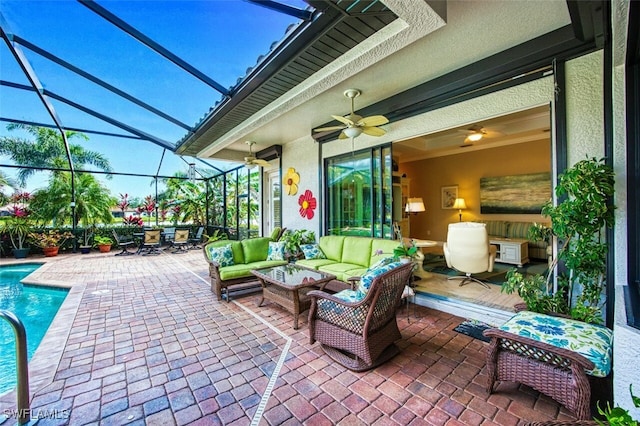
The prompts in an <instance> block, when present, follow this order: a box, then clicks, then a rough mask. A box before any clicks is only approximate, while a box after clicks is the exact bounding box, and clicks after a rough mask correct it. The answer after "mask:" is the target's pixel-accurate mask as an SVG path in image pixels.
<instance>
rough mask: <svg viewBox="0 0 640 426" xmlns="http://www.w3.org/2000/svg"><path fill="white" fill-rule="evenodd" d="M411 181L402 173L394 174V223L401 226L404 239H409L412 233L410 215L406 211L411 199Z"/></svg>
mask: <svg viewBox="0 0 640 426" xmlns="http://www.w3.org/2000/svg"><path fill="white" fill-rule="evenodd" d="M410 181H411V179H409V178H406V177H402V175H401V174H400V173H394V174H393V194H392V195H393V221H394V222H397V223H398V226H400V232H401V233H402V236H403V237H409V232H410V226H409V225H410V223H409V215H408V214H407V213H406V212H405V211H404V207H405V206H406V205H407V200H408V199H409V189H410V188H409V184H410Z"/></svg>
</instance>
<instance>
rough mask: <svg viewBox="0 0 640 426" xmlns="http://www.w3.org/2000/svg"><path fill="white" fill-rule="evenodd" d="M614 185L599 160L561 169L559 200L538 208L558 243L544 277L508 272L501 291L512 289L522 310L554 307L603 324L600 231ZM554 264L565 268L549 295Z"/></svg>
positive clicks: (609, 218)
mask: <svg viewBox="0 0 640 426" xmlns="http://www.w3.org/2000/svg"><path fill="white" fill-rule="evenodd" d="M614 183H615V182H614V173H613V170H612V169H611V167H609V166H607V165H606V164H604V160H603V159H600V160H596V159H595V158H591V159H585V160H582V161H579V162H577V163H576V164H575V165H574V166H573V167H571V168H569V169H567V170H566V171H565V172H564V173H562V174H561V175H560V176H559V180H558V185H557V186H556V190H555V192H556V195H557V197H558V199H559V200H561V202H560V203H559V204H558V205H557V206H554V205H553V204H552V203H551V202H549V203H547V204H546V205H545V206H544V207H543V208H542V215H543V216H546V217H549V218H550V219H551V233H552V234H553V235H554V236H555V237H556V238H557V239H558V242H559V243H560V244H561V246H560V249H559V251H558V255H557V257H556V258H555V259H554V260H553V262H552V264H551V265H550V267H549V271H548V274H547V277H546V280H544V281H543V280H541V279H540V278H539V277H537V276H535V275H534V276H529V277H525V276H523V275H522V274H519V273H516V272H511V273H510V274H509V276H508V277H507V282H506V283H505V284H504V285H503V291H505V292H507V293H510V292H513V291H517V292H518V294H520V296H521V297H522V298H523V300H525V302H526V303H527V308H528V309H530V310H534V311H536V312H544V309H547V308H548V307H549V306H553V307H554V308H555V309H557V311H560V312H561V313H568V314H570V315H571V317H572V318H575V319H578V320H582V321H586V322H591V323H600V322H602V306H603V304H604V301H603V290H604V287H605V274H606V268H607V263H606V256H607V243H606V240H605V234H604V230H605V229H606V228H610V227H612V226H613V224H614V210H615V206H613V205H612V204H611V199H612V197H613V194H614ZM558 264H560V265H561V266H563V267H564V269H566V272H564V273H562V274H561V275H560V276H559V277H558V289H559V292H558V293H556V294H554V293H553V292H552V291H551V285H550V280H551V278H552V274H553V271H554V269H555V267H556V266H557V265H558ZM537 298H539V299H542V301H539V300H536V299H537ZM563 311H564V312H563Z"/></svg>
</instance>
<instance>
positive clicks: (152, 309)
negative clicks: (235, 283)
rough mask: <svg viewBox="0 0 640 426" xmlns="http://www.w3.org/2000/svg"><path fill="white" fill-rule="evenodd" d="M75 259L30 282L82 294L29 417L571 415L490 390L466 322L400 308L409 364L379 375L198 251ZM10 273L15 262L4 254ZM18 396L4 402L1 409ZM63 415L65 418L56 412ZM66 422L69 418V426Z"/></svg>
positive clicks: (475, 419)
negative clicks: (322, 342) (212, 267)
mask: <svg viewBox="0 0 640 426" xmlns="http://www.w3.org/2000/svg"><path fill="white" fill-rule="evenodd" d="M114 253H115V252H111V253H108V254H99V253H93V254H88V255H80V254H67V255H60V256H58V257H55V258H50V259H45V258H42V257H38V256H31V257H30V258H29V259H27V260H28V261H45V260H46V263H45V264H44V265H43V266H42V267H41V268H39V269H38V270H37V271H36V272H34V273H33V274H31V275H30V276H29V277H27V280H26V281H27V282H30V283H47V284H53V285H64V286H71V287H72V289H71V291H70V294H69V296H68V297H67V300H66V301H65V303H64V304H63V306H62V308H61V311H60V312H59V314H58V316H57V317H56V320H55V321H54V323H53V324H52V327H51V328H50V330H49V332H48V334H47V336H46V337H45V340H44V341H43V343H42V344H41V345H40V348H39V349H38V351H37V352H36V354H35V356H34V358H33V360H32V361H31V362H30V381H31V408H32V409H33V412H34V413H41V414H43V413H44V414H45V415H47V414H49V415H51V413H58V414H59V415H57V417H59V418H57V419H55V418H49V419H47V418H41V419H40V421H39V422H38V424H39V425H49V424H71V425H84V424H104V425H124V424H150V425H173V424H178V425H185V424H193V425H217V424H223V425H296V424H309V425H334V424H338V425H423V424H424V425H492V424H498V425H516V424H518V423H521V422H524V421H532V420H540V421H541V420H549V419H563V420H571V419H573V416H572V414H571V413H570V412H569V411H567V410H566V409H564V408H562V407H560V406H559V405H558V404H557V403H555V402H554V401H552V400H551V399H549V398H547V397H545V396H543V395H540V394H538V393H537V392H535V391H533V390H531V389H530V388H527V387H524V386H520V387H519V386H517V385H514V384H509V383H503V384H501V385H500V386H499V388H498V391H496V392H494V393H493V394H491V395H489V394H487V393H486V391H485V382H486V372H485V367H484V364H485V347H486V343H484V342H482V341H480V340H475V339H473V338H470V337H468V336H465V335H462V334H459V333H457V332H455V331H453V328H454V327H455V326H456V325H458V324H459V323H460V322H461V321H462V320H463V318H460V317H456V316H452V315H450V314H447V313H443V312H439V311H435V310H432V309H427V308H423V307H418V308H417V309H415V311H414V310H410V311H409V313H410V314H411V317H410V318H409V320H407V313H406V312H405V311H404V309H403V310H399V312H398V324H399V326H400V329H401V332H402V340H400V341H399V342H398V343H397V344H398V345H399V346H400V348H401V349H402V352H401V353H400V355H398V356H396V357H395V358H394V359H393V360H391V361H390V362H388V363H386V364H384V365H382V366H380V367H378V368H376V369H374V370H371V371H368V372H364V373H354V372H351V371H349V370H346V369H344V368H343V367H342V366H340V365H337V364H335V363H334V362H332V361H331V359H330V358H329V357H328V356H326V355H325V354H324V353H323V351H322V349H321V348H320V346H319V344H318V343H316V344H314V345H310V344H309V337H308V328H307V320H306V316H304V315H303V316H302V317H301V325H300V328H299V330H293V328H292V316H291V315H290V314H289V313H287V312H286V311H284V310H283V309H281V308H279V307H278V306H277V305H274V304H270V303H265V305H264V306H263V307H257V306H256V302H257V301H258V300H259V299H260V298H259V296H258V294H255V293H254V294H251V295H246V296H242V297H237V298H234V299H232V301H231V302H230V303H227V302H218V301H217V300H216V298H215V296H214V295H213V293H211V290H210V287H209V279H208V276H207V273H208V270H207V264H206V263H205V260H204V258H203V256H202V252H201V251H200V250H193V251H190V252H188V253H187V254H170V253H168V252H164V253H163V254H160V255H158V256H139V255H135V256H125V257H121V256H114ZM1 261H2V263H9V261H8V260H7V259H6V258H5V259H2V260H1ZM15 404H16V398H15V393H9V394H5V395H3V396H2V397H0V424H2V425H8V424H15V419H14V418H7V416H6V415H5V416H3V413H6V412H8V411H5V410H7V409H11V408H15ZM52 417H56V415H53V416H52ZM62 417H66V418H62Z"/></svg>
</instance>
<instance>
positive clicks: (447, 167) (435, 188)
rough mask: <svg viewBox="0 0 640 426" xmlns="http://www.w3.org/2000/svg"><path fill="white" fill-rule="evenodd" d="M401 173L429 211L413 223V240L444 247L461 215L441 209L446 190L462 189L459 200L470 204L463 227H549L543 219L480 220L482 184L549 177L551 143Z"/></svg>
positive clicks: (421, 164)
mask: <svg viewBox="0 0 640 426" xmlns="http://www.w3.org/2000/svg"><path fill="white" fill-rule="evenodd" d="M399 168H400V173H404V174H406V176H407V177H408V178H410V179H411V182H410V195H411V197H422V199H423V200H424V203H425V207H426V211H425V212H424V213H418V214H416V215H412V216H411V217H410V221H411V224H410V230H411V232H410V234H411V235H410V236H411V237H412V238H418V239H426V240H436V241H446V238H447V226H448V224H449V223H452V222H457V221H458V220H459V217H458V210H451V209H442V207H441V188H442V187H443V186H452V185H457V186H458V197H460V198H464V200H465V202H466V204H467V209H466V210H463V211H462V220H463V221H475V220H509V221H514V222H516V221H521V222H548V220H546V219H545V218H543V217H542V216H541V215H532V214H480V178H482V177H492V176H509V175H520V174H528V173H540V172H550V171H551V142H550V140H549V139H545V140H539V141H534V142H527V143H520V144H516V145H510V146H503V147H497V148H491V149H484V150H478V151H471V152H468V153H463V154H456V155H450V156H445V157H437V158H430V159H425V160H419V161H411V162H405V163H401V164H400V167H399Z"/></svg>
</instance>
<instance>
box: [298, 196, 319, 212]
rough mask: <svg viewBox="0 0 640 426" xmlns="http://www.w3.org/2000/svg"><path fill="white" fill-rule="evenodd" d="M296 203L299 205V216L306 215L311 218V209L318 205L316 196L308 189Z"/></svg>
mask: <svg viewBox="0 0 640 426" xmlns="http://www.w3.org/2000/svg"><path fill="white" fill-rule="evenodd" d="M298 205H300V216H302V217H306V218H307V219H313V215H314V213H313V211H314V210H315V209H316V207H317V206H318V203H317V201H316V197H314V196H313V193H312V192H311V191H309V190H308V189H307V190H306V191H304V194H302V195H301V196H300V198H298Z"/></svg>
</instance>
